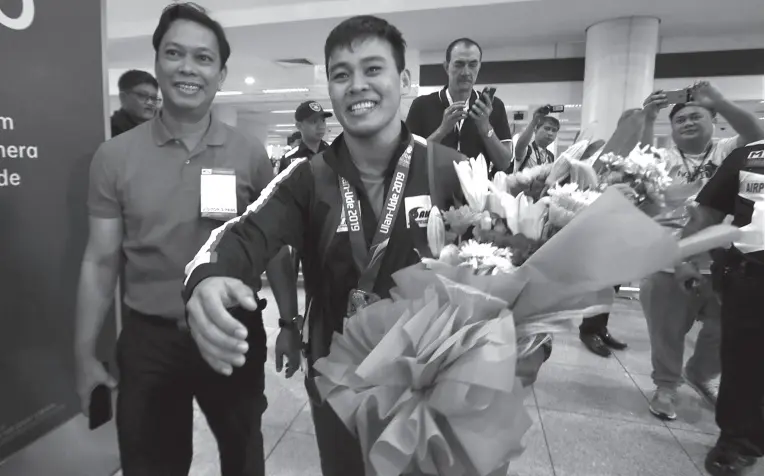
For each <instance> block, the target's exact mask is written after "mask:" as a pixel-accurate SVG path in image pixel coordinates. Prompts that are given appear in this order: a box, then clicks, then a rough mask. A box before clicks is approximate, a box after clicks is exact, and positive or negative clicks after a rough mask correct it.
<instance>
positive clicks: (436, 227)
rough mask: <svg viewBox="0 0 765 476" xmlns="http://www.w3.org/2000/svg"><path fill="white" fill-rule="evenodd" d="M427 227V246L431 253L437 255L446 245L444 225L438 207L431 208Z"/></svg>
mask: <svg viewBox="0 0 765 476" xmlns="http://www.w3.org/2000/svg"><path fill="white" fill-rule="evenodd" d="M427 229H428V247H429V248H430V252H431V253H432V255H433V256H435V257H438V256H440V255H441V250H443V249H444V246H445V245H446V226H445V225H444V217H443V216H442V215H441V210H439V209H438V207H433V208H431V210H430V216H429V217H428V228H427Z"/></svg>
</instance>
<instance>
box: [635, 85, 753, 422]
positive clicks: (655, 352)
mask: <svg viewBox="0 0 765 476" xmlns="http://www.w3.org/2000/svg"><path fill="white" fill-rule="evenodd" d="M675 93H676V92H669V91H668V92H664V91H657V92H655V93H653V94H651V95H650V96H649V97H648V98H647V99H646V100H645V103H644V110H645V111H646V128H645V133H644V136H643V143H644V144H653V125H654V122H655V121H656V117H657V116H658V114H659V111H660V110H661V109H663V108H665V107H667V106H669V104H670V101H673V100H676V99H673V98H674V97H675V96H678V95H677V94H675ZM681 93H683V94H681V95H680V96H683V97H686V98H687V97H689V96H690V98H691V99H692V101H691V102H686V103H678V104H675V106H674V107H673V108H672V110H671V111H670V113H669V118H670V122H671V127H672V139H673V141H674V143H675V145H674V146H673V147H671V148H669V149H668V150H667V151H666V160H667V166H668V169H669V173H670V175H671V176H672V178H673V179H674V181H675V184H685V185H687V186H688V187H691V188H690V189H689V191H690V192H692V191H693V190H695V191H698V190H700V189H701V188H702V187H703V185H704V184H705V183H706V182H707V181H708V180H709V179H710V178H711V177H712V176H713V175H714V173H715V171H716V170H717V168H718V167H719V166H720V164H722V163H723V160H725V158H726V157H727V156H728V155H729V154H730V153H731V152H732V151H733V150H734V149H736V148H737V147H742V146H744V145H746V144H748V143H750V142H754V141H757V140H761V139H762V135H763V133H762V127H761V126H760V121H759V120H758V119H757V118H756V117H755V116H754V115H752V114H750V113H749V112H747V111H745V110H743V109H742V108H740V107H739V106H737V105H735V104H733V103H732V102H731V101H729V100H728V99H726V98H725V97H724V96H723V95H722V94H721V93H720V91H718V90H717V88H715V87H714V86H712V85H711V84H709V83H708V82H706V81H702V82H699V83H697V84H696V85H694V86H693V87H692V88H689V89H688V90H687V91H684V92H681ZM717 114H720V115H721V116H722V117H723V118H725V119H726V120H727V122H728V124H730V126H731V127H732V128H733V129H734V130H735V131H736V132H737V133H738V135H737V136H735V137H731V138H727V139H715V138H713V135H714V130H715V117H716V115H717ZM690 192H689V193H690ZM694 206H695V204H694V203H692V199H691V202H686V203H684V204H680V205H679V206H678V207H676V208H674V209H671V210H665V211H663V212H662V213H661V214H660V215H658V216H657V217H656V218H657V220H659V221H660V222H661V223H662V224H663V225H664V226H667V227H668V228H671V229H674V230H676V231H679V230H680V229H682V227H683V226H685V224H687V223H688V220H689V219H690V217H691V213H692V211H693V208H694ZM697 264H698V266H699V268H700V271H699V273H700V274H701V275H703V276H704V279H702V280H699V281H698V282H696V285H694V286H693V287H691V288H688V289H685V288H683V287H681V286H678V285H677V283H676V281H675V276H674V270H665V271H663V272H660V273H657V274H654V275H653V276H650V277H648V278H646V279H645V280H644V281H643V282H642V283H641V285H640V302H641V305H642V307H643V312H644V314H645V316H646V320H647V321H648V334H649V337H650V340H651V363H652V365H653V373H652V375H651V377H652V378H653V381H654V383H655V385H656V391H655V393H654V396H653V398H652V399H651V402H650V404H649V410H650V411H651V413H653V414H654V415H655V416H656V417H658V418H660V419H664V420H674V419H675V418H677V414H676V413H675V399H676V395H677V387H678V386H679V385H680V383H681V382H682V381H685V382H686V383H687V384H688V385H689V386H690V387H691V388H693V389H694V390H695V391H696V392H698V393H699V394H700V395H701V396H702V398H704V399H705V400H706V401H708V402H709V403H710V404H712V405H714V404H715V403H716V401H717V393H718V386H717V384H716V383H715V381H716V379H717V377H718V376H719V375H720V304H719V302H718V299H717V298H716V296H715V295H714V293H713V291H712V286H711V280H710V279H709V274H710V271H709V260H706V262H702V261H699V262H698V263H697ZM696 320H699V321H701V322H702V328H701V331H700V332H699V335H698V338H697V340H696V349H695V351H694V353H693V356H691V358H690V359H689V360H688V363H687V365H685V368H684V369H683V351H684V348H685V336H686V334H687V333H688V331H689V330H690V329H691V327H692V326H693V323H694V322H695V321H696Z"/></svg>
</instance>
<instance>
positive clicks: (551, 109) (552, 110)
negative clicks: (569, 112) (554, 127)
mask: <svg viewBox="0 0 765 476" xmlns="http://www.w3.org/2000/svg"><path fill="white" fill-rule="evenodd" d="M565 109H566V106H563V105H558V106H551V105H549V104H548V105H547V106H544V107H542V108H541V110H542V112H543V113H544V115H545V116H546V115H548V114H551V113H561V112H563V111H564V110H565Z"/></svg>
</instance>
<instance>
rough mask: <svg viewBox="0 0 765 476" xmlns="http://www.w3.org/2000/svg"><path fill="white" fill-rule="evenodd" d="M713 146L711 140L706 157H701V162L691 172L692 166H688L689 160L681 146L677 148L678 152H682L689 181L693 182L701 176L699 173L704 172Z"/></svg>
mask: <svg viewBox="0 0 765 476" xmlns="http://www.w3.org/2000/svg"><path fill="white" fill-rule="evenodd" d="M712 147H713V144H712V143H711V142H710V143H709V145H708V146H707V150H706V152H704V157H703V158H702V159H701V163H700V164H699V165H698V166H697V167H696V170H694V171H693V172H691V168H690V167H689V166H688V160H687V159H686V158H685V154H684V153H683V151H682V150H680V148H678V149H677V151H678V152H680V157H681V158H682V159H683V165H684V166H685V170H686V172H688V183H693V182H695V181H696V179H698V178H699V174H700V173H701V172H702V170H703V168H704V166H705V165H706V164H707V159H708V158H709V154H711V153H712Z"/></svg>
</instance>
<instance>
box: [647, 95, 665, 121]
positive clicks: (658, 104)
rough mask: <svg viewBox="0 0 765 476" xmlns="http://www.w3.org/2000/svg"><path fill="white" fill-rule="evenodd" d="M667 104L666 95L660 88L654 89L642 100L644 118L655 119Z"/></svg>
mask: <svg viewBox="0 0 765 476" xmlns="http://www.w3.org/2000/svg"><path fill="white" fill-rule="evenodd" d="M667 106H669V102H667V95H666V94H664V91H662V90H658V91H654V92H653V93H651V95H650V96H648V97H647V98H646V99H645V101H643V110H644V111H645V114H646V118H647V119H649V120H651V121H655V120H656V118H657V117H658V116H659V111H661V110H662V109H664V108H665V107H667Z"/></svg>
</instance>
